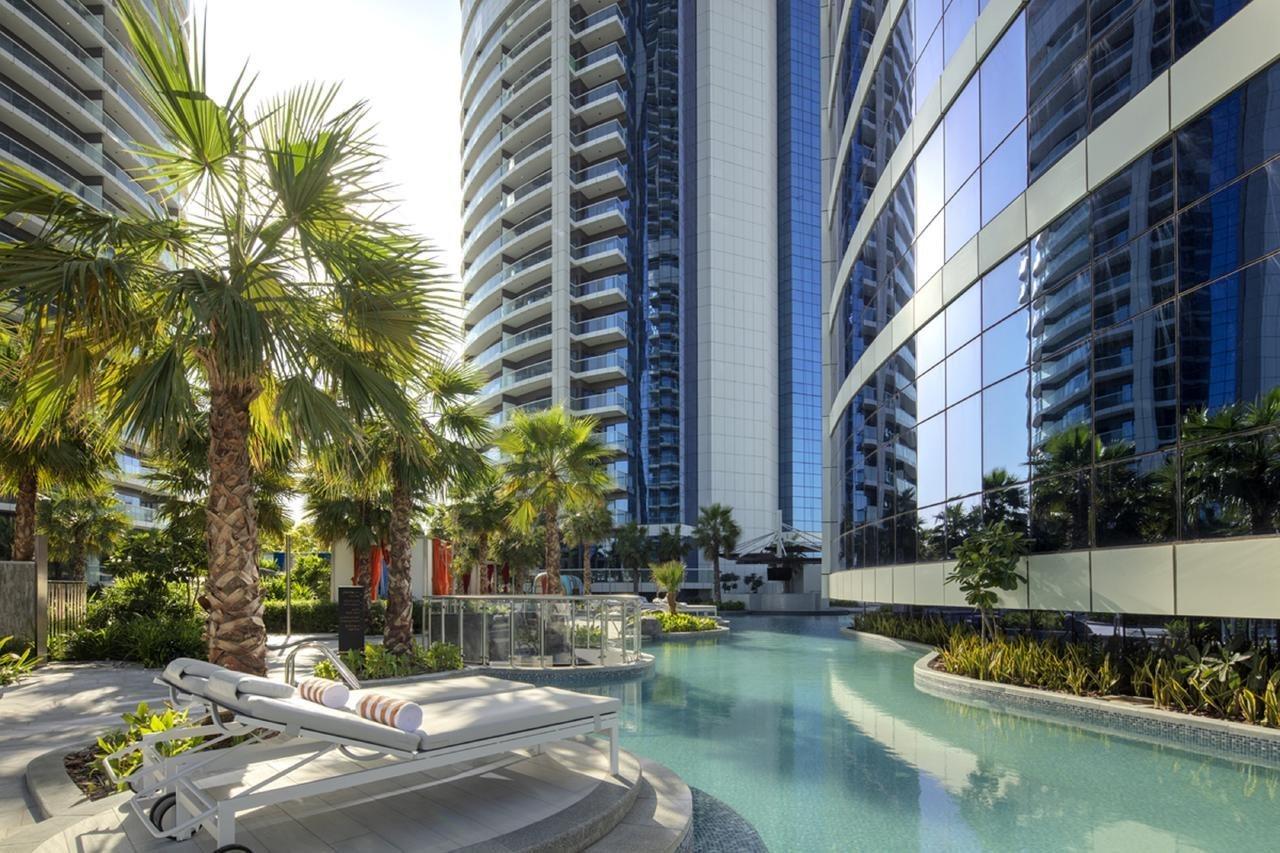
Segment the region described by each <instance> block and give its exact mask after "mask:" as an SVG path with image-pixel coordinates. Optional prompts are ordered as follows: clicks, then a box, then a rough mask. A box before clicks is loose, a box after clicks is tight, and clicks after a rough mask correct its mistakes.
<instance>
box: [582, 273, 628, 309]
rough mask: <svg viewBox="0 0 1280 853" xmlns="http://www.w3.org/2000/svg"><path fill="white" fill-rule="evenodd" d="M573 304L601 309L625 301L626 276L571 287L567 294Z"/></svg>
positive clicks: (609, 277) (620, 274) (623, 274)
mask: <svg viewBox="0 0 1280 853" xmlns="http://www.w3.org/2000/svg"><path fill="white" fill-rule="evenodd" d="M569 294H570V296H571V297H572V298H573V300H574V301H575V302H577V303H578V304H579V305H581V306H583V307H584V308H589V309H596V308H603V307H606V306H608V305H610V304H614V303H626V301H627V274H626V273H617V274H616V275H610V276H606V277H604V278H597V279H592V280H591V281H584V282H581V283H579V284H575V285H573V289H572V290H570V292H569Z"/></svg>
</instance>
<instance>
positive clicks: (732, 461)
mask: <svg viewBox="0 0 1280 853" xmlns="http://www.w3.org/2000/svg"><path fill="white" fill-rule="evenodd" d="M820 8H821V7H820V4H819V2H818V0H751V2H743V3H734V4H723V5H722V4H716V3H708V2H706V0H632V2H628V3H607V2H601V0H479V2H470V0H467V2H464V3H463V45H462V62H463V90H462V128H463V152H462V159H463V170H464V174H463V179H462V183H463V220H464V223H463V230H464V240H463V255H464V257H463V263H464V269H463V290H464V298H465V300H466V303H465V331H466V334H465V341H464V354H465V356H466V357H467V358H469V359H470V361H471V362H472V363H473V364H475V365H476V366H477V367H478V368H479V369H481V370H482V371H483V372H484V373H485V374H486V376H488V377H489V384H488V385H487V386H486V387H485V390H484V393H483V395H482V400H481V404H482V405H483V406H485V407H486V408H487V409H488V410H489V411H490V412H491V413H492V417H493V420H494V421H495V423H501V422H503V421H505V420H506V419H507V418H509V417H510V413H511V412H512V411H514V410H516V409H517V408H523V409H526V410H536V409H540V408H544V407H547V406H550V405H554V404H563V405H565V406H566V407H567V408H569V409H571V410H572V411H575V412H578V413H581V414H590V415H593V416H595V417H597V418H598V419H599V420H600V429H601V432H602V434H603V435H604V437H605V439H606V440H607V441H608V442H609V443H610V444H611V445H612V446H613V447H614V448H615V450H616V456H615V461H614V462H613V463H612V464H611V473H612V474H613V477H614V479H615V481H616V482H617V484H618V487H619V488H618V490H617V492H616V493H615V494H614V495H613V497H612V500H611V507H612V510H613V515H614V518H615V520H616V521H617V522H619V523H621V522H624V521H628V520H635V521H637V522H639V523H641V524H643V525H647V526H649V527H650V529H651V530H656V529H657V528H658V527H665V526H680V525H691V524H692V523H693V522H694V521H695V520H696V516H697V513H698V508H699V507H700V506H705V505H707V504H709V503H712V502H721V503H724V504H728V505H729V506H731V507H733V509H734V513H735V516H736V517H737V519H738V521H739V523H741V524H742V526H743V527H744V535H745V536H746V537H752V536H758V535H761V534H764V533H767V532H770V531H772V530H775V529H777V527H778V526H779V524H780V523H786V524H789V525H794V526H797V527H801V528H803V529H807V530H811V531H814V532H816V531H817V530H818V529H819V528H820V522H821V516H820V511H819V507H820V499H821V352H820V340H821V339H820V336H819V328H820V317H821V305H820V297H821V293H820V290H821V260H822V259H821V237H820V231H819V229H820V217H821V196H822V188H821V176H820V145H819V141H820V132H819V114H820V102H819V100H820V97H819V89H820V79H819V63H820V48H819V29H820ZM815 574H816V573H815ZM695 585H703V586H705V579H703V578H701V577H698V578H697V580H696V582H695ZM815 587H816V578H815Z"/></svg>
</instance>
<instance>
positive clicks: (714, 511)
mask: <svg viewBox="0 0 1280 853" xmlns="http://www.w3.org/2000/svg"><path fill="white" fill-rule="evenodd" d="M741 535H742V527H741V526H739V524H738V522H736V521H734V520H733V509H732V508H730V507H727V506H725V505H724V504H720V503H713V504H711V505H710V506H704V507H702V508H701V509H699V510H698V521H697V523H696V524H694V526H693V541H694V544H696V545H697V546H698V548H699V549H701V551H702V556H704V557H706V558H707V559H708V560H710V561H711V574H712V587H713V588H714V589H715V594H716V604H720V588H721V587H720V558H721V557H722V556H724V555H725V554H728V553H729V552H730V551H732V550H733V549H734V548H736V547H738V537H739V536H741ZM735 579H736V578H735Z"/></svg>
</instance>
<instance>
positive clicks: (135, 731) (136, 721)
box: [97, 702, 200, 791]
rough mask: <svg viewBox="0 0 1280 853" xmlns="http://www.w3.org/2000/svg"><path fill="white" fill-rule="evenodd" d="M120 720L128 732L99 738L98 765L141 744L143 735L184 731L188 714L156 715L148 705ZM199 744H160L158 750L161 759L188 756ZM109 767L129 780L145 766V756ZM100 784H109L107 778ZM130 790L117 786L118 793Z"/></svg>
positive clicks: (195, 740)
mask: <svg viewBox="0 0 1280 853" xmlns="http://www.w3.org/2000/svg"><path fill="white" fill-rule="evenodd" d="M121 716H122V717H123V719H124V722H125V724H126V728H125V729H124V730H123V731H115V732H111V733H110V734H107V735H103V736H102V737H100V738H98V755H97V757H98V760H99V761H106V760H107V756H109V755H111V754H112V753H115V752H118V751H120V750H122V749H124V748H125V747H127V746H132V745H133V744H135V743H137V742H138V741H140V740H142V738H143V736H144V735H150V734H157V733H159V732H167V731H169V730H170V729H176V728H181V727H182V726H185V725H186V724H187V712H186V711H176V710H174V709H173V708H166V709H165V710H164V712H163V713H159V714H153V713H151V709H150V708H149V707H148V706H147V703H146V702H143V703H142V704H140V705H139V706H138V707H137V709H136V710H134V711H133V712H132V713H130V712H126V713H124V714H122V715H121ZM199 742H200V739H199V738H177V739H175V740H169V741H163V742H157V743H156V749H157V751H158V752H159V753H160V755H162V756H164V757H165V758H169V757H171V756H174V755H178V754H179V753H182V752H186V751H187V750H189V749H191V748H192V747H193V746H195V745H196V744H197V743H199ZM110 763H111V769H112V771H113V772H115V773H116V774H117V775H122V776H128V775H129V774H131V773H133V772H134V771H136V770H137V769H138V768H139V767H140V766H141V765H142V755H141V754H140V753H138V752H131V753H129V754H128V755H124V756H121V757H120V758H118V759H111V762H110ZM101 782H102V783H104V784H105V783H106V777H105V776H102V777H101ZM128 787H129V785H128V783H127V782H120V783H119V784H118V785H117V786H116V790H118V791H124V790H127V789H128Z"/></svg>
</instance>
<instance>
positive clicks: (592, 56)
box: [569, 44, 627, 71]
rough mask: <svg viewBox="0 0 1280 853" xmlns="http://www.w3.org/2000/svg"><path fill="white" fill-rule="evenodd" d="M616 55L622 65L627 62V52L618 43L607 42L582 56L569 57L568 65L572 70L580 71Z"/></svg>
mask: <svg viewBox="0 0 1280 853" xmlns="http://www.w3.org/2000/svg"><path fill="white" fill-rule="evenodd" d="M615 56H616V57H617V58H618V59H619V60H621V61H622V64H623V65H626V63H627V54H626V53H625V52H624V51H623V50H622V46H621V45H619V44H609V45H605V46H604V47H600V48H596V49H595V50H593V51H591V52H590V53H584V54H583V55H582V56H571V57H569V67H570V68H571V69H573V70H574V71H581V70H582V69H584V68H590V67H591V66H592V65H595V64H596V63H597V62H604V61H605V60H607V59H610V58H612V57H615Z"/></svg>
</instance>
